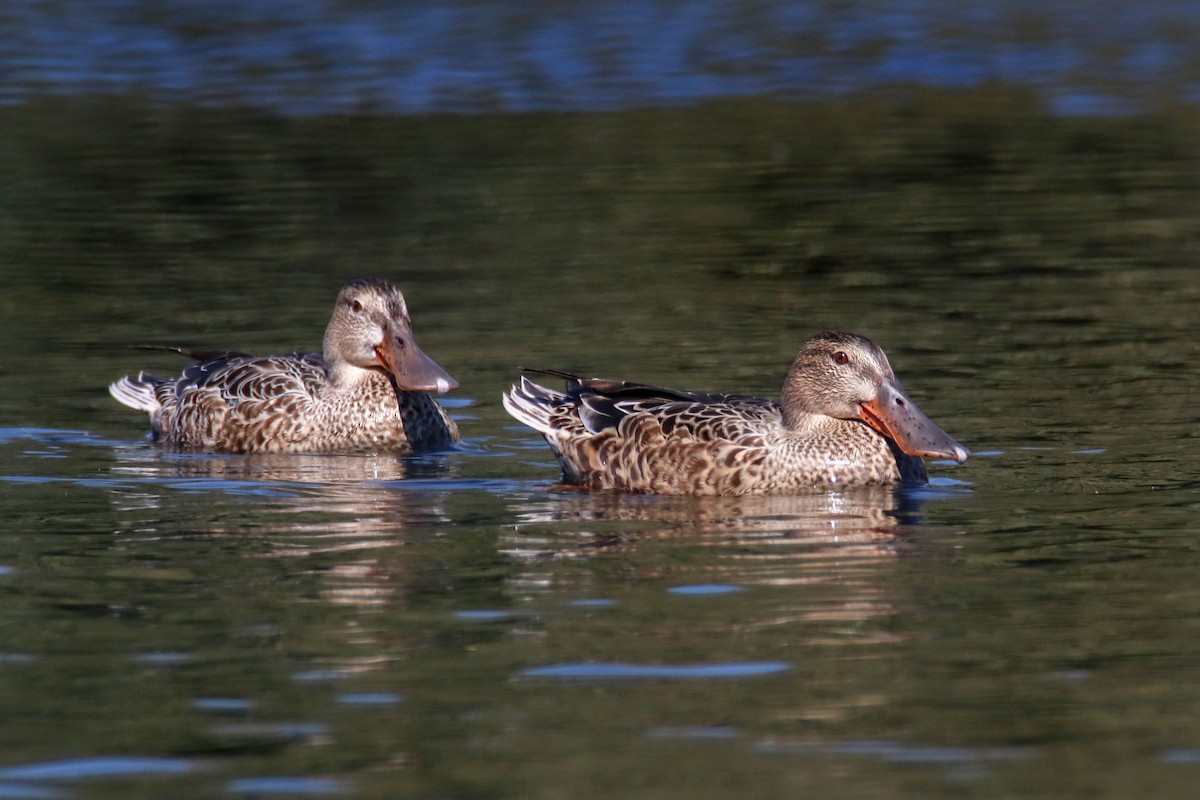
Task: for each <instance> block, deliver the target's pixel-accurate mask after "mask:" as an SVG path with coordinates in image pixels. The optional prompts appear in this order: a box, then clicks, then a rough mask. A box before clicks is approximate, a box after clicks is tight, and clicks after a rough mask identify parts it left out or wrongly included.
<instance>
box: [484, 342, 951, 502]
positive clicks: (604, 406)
mask: <svg viewBox="0 0 1200 800" xmlns="http://www.w3.org/2000/svg"><path fill="white" fill-rule="evenodd" d="M527 371H528V372H535V373H541V374H546V375H552V376H556V377H559V378H563V379H565V380H566V391H564V392H560V391H556V390H554V389H548V388H546V387H544V386H540V385H538V384H536V383H534V382H532V381H530V380H529V379H528V378H526V377H525V376H521V383H520V385H519V386H513V387H512V389H511V390H510V391H508V392H507V393H506V394H505V395H504V407H505V409H507V411H508V413H509V414H511V415H512V416H513V417H515V418H516V419H518V420H520V421H521V422H523V423H524V424H526V425H528V426H529V427H531V428H533V429H534V430H536V431H538V432H539V433H541V434H542V435H543V436H544V437H545V438H546V441H547V443H548V444H549V445H550V449H551V450H553V451H554V454H555V456H557V458H558V461H559V464H560V465H561V466H562V470H563V483H566V484H576V485H580V486H586V487H589V488H593V489H617V490H623V491H629V492H644V493H653V494H687V495H742V494H790V493H799V492H803V491H806V490H812V489H813V488H821V487H825V488H829V487H835V486H839V487H840V486H847V485H867V484H894V483H924V482H925V480H926V475H925V463H924V461H922V460H921V459H922V457H923V456H924V457H937V458H948V459H952V460H954V461H956V462H959V463H961V462H963V461H965V460H966V458H967V456H968V453H967V450H966V449H965V448H963V447H962V445H960V444H958V442H956V441H954V440H953V439H952V438H950V436H949V435H948V434H947V433H946V432H945V431H943V430H942V429H941V428H939V427H938V426H937V425H935V424H934V423H933V422H932V421H931V420H930V419H929V418H928V417H927V416H925V414H923V413H922V412H921V411H920V409H918V408H917V406H916V404H915V403H913V401H912V400H911V399H909V397H908V395H907V394H906V393H905V391H904V388H903V387H902V386H901V385H900V382H899V381H897V380H896V376H895V374H894V373H893V372H892V367H891V365H890V364H888V360H887V356H885V355H884V353H883V350H881V349H880V348H879V346H878V345H876V344H875V343H874V342H872V341H871V340H870V339H867V338H866V337H864V336H859V335H857V334H853V333H846V332H844V331H825V332H823V333H818V334H817V335H815V336H813V337H812V338H810V339H809V340H808V341H806V342H805V343H804V347H803V348H802V349H801V350H800V354H799V355H798V356H797V357H796V360H795V361H794V362H793V363H792V368H791V370H790V371H789V372H788V376H787V379H786V381H785V382H784V385H783V393H782V395H781V397H780V400H779V401H778V402H776V401H773V400H766V399H761V398H757V397H747V396H744V395H734V394H709V393H704V392H682V391H676V390H673V389H660V388H657V387H654V386H646V385H644V384H640V383H629V382H627V381H613V380H603V379H600V378H585V377H581V376H578V375H573V374H571V373H566V372H558V371H554V370H527Z"/></svg>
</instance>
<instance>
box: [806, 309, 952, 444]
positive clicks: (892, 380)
mask: <svg viewBox="0 0 1200 800" xmlns="http://www.w3.org/2000/svg"><path fill="white" fill-rule="evenodd" d="M782 405H783V419H784V424H785V425H787V426H788V427H791V428H797V427H803V426H804V425H805V424H807V423H809V422H811V421H812V420H813V419H814V418H817V417H834V418H836V419H845V420H858V421H859V422H862V423H864V424H866V425H868V426H870V427H871V428H873V429H875V430H876V431H878V432H879V433H880V434H882V435H883V436H885V437H887V438H888V439H890V440H892V442H894V443H895V445H896V446H897V447H898V448H900V450H901V451H903V452H905V453H907V454H908V455H910V456H926V457H936V458H949V459H952V460H954V461H957V462H959V463H962V462H963V461H966V459H967V456H968V455H969V453H968V452H967V449H966V448H965V447H963V446H962V445H960V444H959V443H958V442H956V441H954V439H952V438H950V435H949V434H947V433H946V432H945V431H943V430H942V429H941V428H939V427H938V426H937V425H935V424H934V423H933V420H931V419H929V417H927V416H925V414H924V413H923V412H922V411H921V409H919V408H917V406H916V404H915V403H914V402H913V401H912V400H911V399H909V396H908V394H907V393H906V392H905V391H904V387H903V386H901V385H900V382H899V381H898V380H896V375H895V373H893V372H892V366H891V364H889V363H888V360H887V356H885V355H884V354H883V350H881V349H880V348H879V346H878V345H877V344H875V343H874V342H872V341H871V340H870V339H868V338H866V337H865V336H859V335H858V334H854V333H846V332H845V331H825V332H823V333H818V334H817V335H816V336H813V337H812V338H811V339H809V340H808V341H807V342H805V343H804V347H803V349H802V350H801V351H800V355H798V356H796V360H795V362H793V363H792V369H791V371H790V372H789V373H788V377H787V382H786V383H785V384H784V387H783V397H782Z"/></svg>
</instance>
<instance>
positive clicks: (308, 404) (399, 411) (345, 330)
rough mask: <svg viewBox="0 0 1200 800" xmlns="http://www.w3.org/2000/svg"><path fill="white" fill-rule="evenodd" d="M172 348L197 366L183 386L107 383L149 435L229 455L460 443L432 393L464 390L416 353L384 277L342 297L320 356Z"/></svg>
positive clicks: (160, 381) (141, 377)
mask: <svg viewBox="0 0 1200 800" xmlns="http://www.w3.org/2000/svg"><path fill="white" fill-rule="evenodd" d="M152 349H165V350H172V351H174V352H178V353H181V354H183V355H185V356H188V357H190V358H194V359H196V363H194V364H192V365H191V366H189V367H188V368H187V369H185V370H184V371H183V374H182V375H180V376H179V377H176V378H158V377H155V376H153V375H148V374H146V373H145V372H139V373H138V374H137V376H136V377H132V376H128V375H127V376H125V377H124V378H121V380H119V381H117V382H115V383H113V384H112V385H111V386H109V387H108V391H109V393H110V394H112V396H113V397H115V398H116V399H117V400H118V401H120V402H121V403H123V404H125V405H127V406H129V407H130V408H135V409H137V410H139V411H145V412H148V413H149V414H150V426H151V429H152V432H153V436H154V438H155V439H156V440H157V441H159V442H161V443H162V444H164V445H166V446H168V447H172V448H176V449H180V450H206V451H215V452H224V453H283V452H358V451H387V452H398V453H405V452H411V451H413V450H431V449H437V448H441V447H445V446H447V445H449V444H450V443H451V442H455V441H458V438H459V435H458V426H457V425H455V423H454V421H453V420H451V419H450V417H449V415H447V414H446V411H445V410H444V409H443V408H442V407H441V406H440V405H438V404H437V403H436V402H435V401H434V400H433V398H432V397H430V396H429V395H428V394H426V392H430V391H438V392H446V391H449V390H450V389H454V388H457V386H458V383H457V382H456V381H455V380H454V379H453V378H451V377H450V375H449V374H448V373H447V372H446V371H445V370H444V369H442V368H441V367H440V366H438V365H437V363H436V362H434V361H433V359H431V358H430V357H429V356H427V355H425V354H424V353H422V352H421V349H420V348H419V347H417V343H416V341H414V339H413V332H412V323H411V322H410V321H409V317H408V308H407V306H406V305H405V303H404V296H403V295H402V294H400V291H399V290H398V289H396V287H394V286H392V284H390V283H388V282H387V281H385V280H382V279H380V278H359V279H358V280H354V281H351V282H350V283H348V284H346V286H345V287H344V288H343V289H342V291H341V293H339V294H338V298H337V302H336V303H335V304H334V307H333V317H332V318H331V319H330V320H329V326H328V327H327V328H326V329H325V343H324V353H288V354H286V355H277V356H252V355H246V354H245V353H234V352H220V351H202V350H190V349H187V348H175V347H168V348H152Z"/></svg>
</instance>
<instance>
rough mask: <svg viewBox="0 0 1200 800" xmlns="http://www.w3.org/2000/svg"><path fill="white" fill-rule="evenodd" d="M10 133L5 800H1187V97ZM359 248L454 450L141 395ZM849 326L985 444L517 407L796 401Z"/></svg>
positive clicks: (351, 264) (1, 386)
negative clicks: (530, 370) (528, 415)
mask: <svg viewBox="0 0 1200 800" xmlns="http://www.w3.org/2000/svg"><path fill="white" fill-rule="evenodd" d="M923 98H924V99H923ZM101 112H103V113H101ZM89 120H90V121H91V122H93V123H94V126H93V127H89V126H88V125H86V124H84V123H85V122H87V121H89ZM801 123H804V124H801ZM5 125H6V127H5V128H4V132H3V135H4V136H5V137H6V141H8V142H9V143H11V144H13V145H14V146H12V147H9V148H7V149H6V151H5V152H6V156H5V158H7V159H8V161H6V162H5V164H4V170H5V175H6V176H8V178H9V180H8V181H7V182H6V184H5V185H6V186H8V187H10V188H9V189H8V192H9V194H8V195H7V198H8V199H7V201H6V202H7V206H6V212H5V215H4V217H3V220H2V224H3V225H4V226H5V232H6V236H5V237H4V240H3V242H2V243H0V253H2V255H3V260H2V262H0V270H2V276H3V279H4V293H3V296H2V299H0V304H2V305H3V311H4V313H3V314H2V315H0V333H2V334H3V337H4V341H5V342H6V348H5V353H4V355H3V357H2V359H0V420H2V423H0V425H2V427H0V510H2V512H3V515H4V519H5V524H4V528H3V533H2V534H0V591H2V592H3V593H4V596H5V602H4V604H3V609H4V610H3V613H2V614H0V708H2V709H3V714H4V720H5V724H4V725H3V726H0V795H2V796H8V797H31V798H34V797H66V798H74V797H120V798H131V797H147V798H150V797H164V796H171V797H181V798H186V797H213V796H231V797H256V796H309V795H317V796H352V797H364V798H369V797H378V798H384V797H399V796H414V797H514V798H515V797H522V798H527V797H547V798H548V797H563V796H568V797H574V798H589V797H596V798H611V797H618V796H620V797H652V796H653V797H689V798H706V797H712V798H717V797H730V796H735V795H736V796H738V797H751V798H753V797H763V798H767V797H779V796H787V795H800V794H802V795H806V796H808V795H811V796H822V797H830V798H841V797H844V798H852V797H863V796H883V797H923V798H924V797H931V796H934V797H936V796H953V797H962V796H1014V795H1018V794H1021V795H1024V796H1031V797H1047V798H1051V797H1053V798H1060V797H1068V796H1092V797H1127V796H1132V795H1137V796H1141V795H1143V794H1144V793H1145V792H1146V791H1150V789H1149V788H1148V787H1153V793H1154V795H1155V796H1157V797H1190V796H1191V795H1192V794H1193V792H1194V786H1195V782H1196V778H1197V774H1196V770H1197V764H1198V763H1200V755H1198V754H1200V723H1198V722H1197V720H1200V714H1198V713H1197V709H1198V703H1200V697H1198V690H1197V688H1196V681H1195V680H1194V678H1195V675H1196V674H1197V669H1198V668H1200V646H1198V645H1197V642H1200V636H1197V633H1198V630H1197V620H1198V619H1200V589H1198V588H1197V586H1198V585H1200V584H1198V583H1197V581H1196V575H1197V570H1198V569H1200V548H1198V547H1197V545H1196V536H1195V534H1196V530H1195V527H1196V526H1195V522H1194V516H1195V512H1196V509H1197V507H1198V505H1200V491H1198V486H1200V481H1198V479H1200V472H1198V469H1197V462H1196V458H1195V447H1194V443H1195V433H1194V431H1195V429H1196V423H1197V414H1196V403H1195V397H1196V389H1197V377H1196V371H1195V368H1194V365H1195V363H1196V361H1197V356H1198V355H1200V342H1198V337H1197V333H1196V328H1195V325H1194V312H1195V309H1196V308H1197V302H1198V301H1200V288H1197V287H1198V286H1200V284H1197V283H1196V281H1195V279H1194V263H1195V256H1196V254H1197V253H1196V242H1197V241H1200V238H1197V235H1196V232H1197V228H1196V225H1197V223H1196V221H1195V220H1196V217H1195V214H1194V210H1195V207H1196V203H1195V201H1196V192H1195V186H1194V176H1195V175H1196V174H1197V173H1196V166H1197V164H1196V151H1195V148H1194V141H1196V137H1195V135H1194V134H1195V132H1196V120H1195V118H1194V116H1192V115H1191V113H1190V112H1188V111H1186V110H1183V111H1177V112H1172V113H1170V114H1165V115H1164V116H1161V117H1149V118H1138V119H1132V120H1103V121H1086V120H1085V121H1069V120H1062V119H1058V118H1055V117H1053V116H1051V115H1046V114H1043V113H1042V112H1041V111H1040V110H1039V108H1038V106H1037V104H1036V103H1033V102H1030V101H1029V100H1028V99H1027V98H1023V97H1022V96H1019V95H1009V94H1007V93H1005V92H998V93H996V94H990V95H986V96H981V95H979V94H976V93H973V92H968V93H963V94H954V93H949V94H935V95H933V96H930V97H925V96H922V95H920V94H919V93H918V94H917V95H915V96H909V97H908V99H907V100H906V101H905V102H903V103H883V104H880V103H879V102H877V101H876V100H874V99H870V98H866V99H861V100H856V101H855V102H853V103H841V102H838V103H832V104H828V105H820V106H789V105H780V104H774V103H746V104H715V105H711V106H705V107H701V108H698V109H691V110H675V111H661V112H639V113H630V114H619V115H604V114H602V115H586V114H585V115H532V116H525V117H521V116H515V117H514V116H496V117H464V118H454V119H445V118H435V119H426V118H406V119H398V118H373V117H363V118H345V119H340V118H339V119H333V118H329V119H316V120H308V121H296V120H290V119H274V118H269V117H263V116H261V115H256V114H253V113H249V112H244V111H242V112H234V111H230V112H222V113H220V114H201V113H198V112H195V111H194V110H191V109H188V108H180V107H172V106H158V105H155V104H152V103H143V102H140V101H137V100H130V99H128V98H127V99H125V100H113V101H107V102H105V103H100V102H98V101H95V100H91V101H78V102H69V103H65V102H64V103H56V102H48V103H45V104H41V105H34V106H30V107H23V108H22V109H20V110H19V113H10V114H9V115H8V116H6V117H5ZM129 131H134V132H135V133H133V134H130V133H128V132H129ZM350 136H353V137H354V141H355V142H356V145H357V147H358V149H357V150H355V151H354V152H350V151H349V150H348V149H346V148H341V147H340V143H341V142H344V141H346V140H347V137H350ZM17 145H19V146H17ZM64 156H77V157H64ZM11 187H19V191H18V189H13V188H11ZM361 274H380V275H384V276H386V277H390V278H392V279H393V280H395V281H396V282H397V283H399V284H400V285H401V286H402V287H403V289H404V290H405V292H406V294H407V297H408V302H409V307H410V309H411V311H412V314H413V320H414V326H415V330H416V335H417V337H418V339H419V341H420V343H421V346H422V348H423V349H424V350H426V351H427V352H428V353H430V354H431V355H432V356H433V357H435V358H436V359H437V360H438V361H439V363H441V364H443V365H444V366H446V367H447V369H449V370H450V371H451V372H452V373H453V374H454V375H455V376H456V377H457V378H458V379H459V380H460V381H461V383H462V385H463V388H462V389H461V390H460V391H458V392H456V393H454V394H453V395H451V396H449V397H448V398H447V402H448V404H449V405H450V407H451V410H452V412H453V413H454V414H455V416H456V417H457V418H458V419H459V422H460V425H461V426H462V429H463V431H464V434H465V437H466V438H465V439H464V442H463V443H462V445H461V447H459V448H456V449H455V450H453V451H450V452H446V453H439V454H431V455H424V456H420V457H409V458H397V457H391V456H286V457H263V456H244V457H243V456H207V455H195V454H192V455H182V454H172V453H165V452H162V451H160V450H158V449H156V448H155V447H154V446H152V445H151V444H150V443H148V442H147V441H146V437H145V433H146V427H147V426H146V421H145V420H144V419H142V418H141V417H140V416H139V415H138V414H135V413H133V412H130V411H128V410H127V409H124V408H122V407H120V406H118V405H117V404H116V403H115V402H113V401H112V400H111V399H110V398H109V397H108V396H107V394H106V392H105V386H106V385H107V383H108V382H109V381H111V380H113V379H115V378H116V377H119V376H120V375H122V374H124V373H126V372H128V371H132V370H137V369H150V370H156V371H162V372H166V371H169V370H171V369H175V368H177V367H178V366H179V365H178V363H177V362H176V361H173V360H172V359H171V357H170V356H169V355H168V354H162V353H147V352H143V351H136V350H132V349H129V345H130V344H133V343H137V342H144V341H152V342H162V343H170V342H174V343H181V344H190V345H209V346H228V347H235V348H240V349H249V350H263V351H266V350H279V351H283V350H291V349H294V348H312V347H316V346H317V345H318V343H319V341H320V336H321V331H322V329H323V327H324V324H325V321H326V320H327V318H328V314H329V308H330V304H331V303H332V300H333V297H334V296H335V294H336V292H337V289H338V288H339V286H340V285H341V283H342V282H343V281H344V280H346V279H347V278H349V277H353V276H356V275H361ZM829 326H836V327H845V328H850V329H854V330H857V331H859V332H862V333H864V334H867V335H869V336H871V337H872V338H874V339H875V340H876V341H878V342H879V343H880V344H881V345H882V346H883V347H884V348H885V349H886V350H887V352H888V353H889V355H890V357H891V359H892V363H893V366H894V367H895V368H896V371H897V373H898V375H899V376H900V378H901V379H902V380H903V382H904V383H905V385H906V387H907V389H908V390H909V392H910V394H912V396H913V397H914V399H916V400H917V402H918V403H919V404H920V405H921V407H922V409H923V410H925V411H926V412H927V413H928V414H929V415H930V416H931V417H932V418H933V419H934V420H936V421H937V422H938V423H939V424H941V425H942V426H943V427H944V428H945V429H946V430H947V431H949V432H950V433H951V434H952V435H953V436H955V437H956V438H957V439H958V440H960V441H961V442H963V444H964V445H966V446H967V447H969V448H971V449H972V451H974V453H975V455H974V456H973V457H972V459H971V460H969V461H968V462H966V463H965V464H963V465H954V464H949V463H933V464H931V465H930V472H931V475H932V476H933V481H932V482H931V484H930V486H928V487H925V488H920V489H908V490H903V491H900V492H896V491H892V490H887V489H882V490H879V489H876V490H865V491H849V492H839V493H817V494H813V495H810V496H803V497H795V498H738V499H720V498H718V499H690V498H655V497H630V496H620V495H612V494H587V493H581V492H572V491H561V490H556V489H555V488H554V487H553V482H554V480H555V479H556V478H557V472H556V469H555V466H554V462H553V458H552V457H551V456H550V454H549V452H548V450H547V449H546V448H545V446H544V444H543V443H542V442H540V441H539V440H538V439H537V437H536V436H535V435H534V434H532V432H530V431H528V430H525V429H522V428H521V427H520V426H517V425H515V424H514V423H512V421H511V420H509V419H508V418H507V416H506V415H505V414H504V412H503V409H502V408H501V407H500V402H499V395H500V392H501V391H502V390H503V389H504V388H505V387H506V386H507V385H508V384H509V383H510V382H511V381H512V380H514V379H515V378H516V376H517V369H518V367H520V366H521V365H529V366H548V367H558V368H562V369H570V370H578V371H582V372H588V373H593V374H599V375H605V376H613V377H627V378H631V379H637V380H643V381H657V382H661V383H664V384H666V385H671V386H678V387H681V388H695V389H727V390H736V391H740V392H753V393H764V394H771V393H774V392H775V391H777V390H778V387H779V385H780V383H781V381H782V377H783V375H784V373H785V372H786V369H787V366H788V364H789V362H790V360H791V358H792V357H793V355H794V354H795V351H796V350H797V349H798V347H799V344H800V342H801V341H803V339H804V338H805V337H806V336H807V335H809V334H810V333H811V332H813V331H815V330H819V329H821V328H824V327H829Z"/></svg>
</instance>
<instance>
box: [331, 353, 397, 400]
mask: <svg viewBox="0 0 1200 800" xmlns="http://www.w3.org/2000/svg"><path fill="white" fill-rule="evenodd" d="M325 364H326V369H327V372H328V374H329V385H330V386H332V387H333V389H334V390H335V391H338V392H354V391H357V390H360V389H362V388H364V387H366V386H371V385H372V384H374V383H376V382H378V381H379V380H381V379H382V380H385V381H386V380H387V378H386V377H385V376H384V375H383V374H382V373H380V372H379V370H374V369H363V368H362V367H356V366H354V365H353V364H351V363H349V362H348V361H342V360H340V359H338V360H334V361H330V360H328V359H326V361H325Z"/></svg>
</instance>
